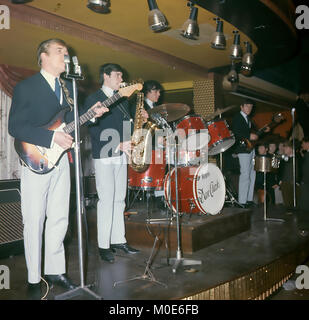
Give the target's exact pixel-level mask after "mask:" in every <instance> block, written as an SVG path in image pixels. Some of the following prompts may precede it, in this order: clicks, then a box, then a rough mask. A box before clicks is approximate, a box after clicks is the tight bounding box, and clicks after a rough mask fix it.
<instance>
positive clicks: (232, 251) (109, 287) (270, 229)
mask: <svg viewBox="0 0 309 320" xmlns="http://www.w3.org/2000/svg"><path fill="white" fill-rule="evenodd" d="M133 209H134V208H132V210H133ZM135 211H137V212H138V214H135V215H134V214H132V215H130V216H129V218H126V226H127V238H128V239H131V240H132V241H133V239H139V240H138V241H137V240H136V241H137V242H136V243H134V247H136V248H138V249H140V253H138V254H136V255H126V254H124V253H118V254H117V255H116V256H115V258H116V259H115V263H114V264H110V263H107V262H105V261H102V260H101V259H100V258H99V255H98V249H97V244H96V240H95V235H94V231H93V230H95V228H96V210H95V208H90V209H88V210H87V222H88V230H89V242H88V246H87V250H88V254H87V256H86V257H87V259H86V261H87V263H86V284H93V287H92V288H91V289H92V290H93V291H94V292H95V293H96V294H98V295H99V296H101V297H102V298H103V299H105V300H175V299H184V300H195V299H196V300H248V299H267V298H268V299H269V298H271V297H272V296H274V294H275V293H276V292H277V291H278V290H279V289H280V288H281V287H282V285H283V283H284V282H285V281H287V280H288V279H290V278H291V277H292V276H293V275H295V269H296V267H297V266H298V265H300V264H304V263H305V262H306V261H308V257H309V221H308V217H309V216H308V214H305V213H302V212H297V213H294V214H292V215H288V214H286V212H285V210H284V208H283V207H273V208H270V209H269V212H268V215H269V216H270V217H272V218H281V219H283V220H284V222H270V221H264V219H263V208H262V207H260V208H255V209H253V210H245V209H236V208H224V211H223V212H222V214H221V216H219V215H218V217H207V216H196V217H191V218H189V217H182V220H183V221H186V222H188V224H190V223H191V224H192V226H190V227H192V230H193V229H196V228H197V229H198V227H197V224H198V221H199V219H202V220H203V222H204V220H205V223H202V228H205V229H204V231H203V233H201V234H202V235H203V234H204V233H207V232H211V231H210V230H209V229H211V226H216V223H218V229H217V231H216V232H219V233H220V228H221V229H222V234H225V232H228V227H229V226H226V225H225V224H227V223H226V222H227V221H229V223H231V224H234V223H235V224H237V222H236V221H235V220H234V221H233V220H229V219H228V217H229V216H230V219H236V218H237V219H240V217H242V218H241V219H243V220H244V221H247V220H246V219H248V220H249V222H250V224H247V222H246V223H244V224H243V225H244V226H245V227H244V230H241V229H239V230H238V232H234V233H233V234H231V235H229V236H223V237H222V238H221V239H220V237H219V236H218V238H217V240H218V241H216V242H212V241H211V239H210V240H209V239H208V240H209V242H208V243H207V241H208V240H207V239H206V238H203V236H202V235H201V238H200V242H201V243H200V244H198V245H197V247H195V246H194V245H193V246H192V253H189V249H186V250H184V252H183V254H182V258H183V259H185V260H187V259H191V260H195V261H197V262H201V264H196V265H189V266H184V265H180V266H179V267H178V268H177V269H176V272H173V270H172V269H173V263H170V260H169V259H170V258H175V257H176V249H175V248H174V246H172V247H169V242H166V241H165V240H164V237H161V236H163V235H164V232H165V231H164V228H162V229H161V235H160V237H159V240H158V241H157V242H156V245H155V247H154V250H153V251H152V244H153V243H154V240H155V238H156V236H157V234H156V229H155V228H154V226H153V225H151V229H150V231H152V233H150V234H149V235H148V236H147V233H148V231H147V229H146V225H143V226H141V229H144V233H145V236H144V238H143V237H142V235H141V234H139V235H138V236H137V235H136V234H135V232H136V231H135V228H137V227H138V224H139V223H142V222H138V220H139V219H141V220H143V219H144V217H146V216H147V211H146V206H144V207H143V208H142V207H140V208H136V210H135ZM233 212H238V214H236V213H234V214H233ZM156 214H157V215H160V214H162V213H160V212H157V213H156ZM162 216H164V214H162ZM244 217H245V218H244ZM74 218H75V217H74ZM207 218H210V219H209V221H207ZM220 219H222V220H220ZM225 219H228V220H225ZM237 219H236V220H237ZM206 221H207V223H206ZM211 222H212V223H213V224H211ZM219 222H220V223H219ZM130 224H133V225H135V226H134V228H133V227H132V228H131V226H130ZM204 224H205V227H204ZM206 226H207V228H206ZM249 226H250V227H249ZM157 227H158V226H156V228H157ZM224 230H225V231H224ZM193 233H194V232H192V234H193ZM213 233H215V232H213ZM225 235H226V234H225ZM170 236H171V237H173V236H172V234H171V235H170ZM146 237H148V238H149V239H146ZM194 237H195V236H193V238H194ZM197 238H198V236H197ZM183 241H185V238H183ZM195 241H197V239H196V240H195ZM129 244H131V245H133V243H132V242H131V241H129ZM66 253H67V267H68V275H69V276H70V277H71V279H72V280H73V281H74V282H76V283H79V279H80V274H79V263H78V246H77V240H76V236H75V234H74V232H73V233H71V237H70V238H68V239H67V241H66ZM150 256H152V259H151V261H150V264H149V271H150V273H149V272H147V270H148V269H147V268H146V265H147V261H149V257H150ZM0 265H7V266H8V267H9V268H10V272H11V274H10V279H11V288H10V290H0V300H20V299H29V296H28V294H27V291H26V281H27V271H26V265H25V259H24V256H23V255H17V256H13V257H11V258H7V259H1V260H0ZM63 292H64V290H63V289H60V288H57V287H53V288H52V289H51V290H50V291H49V292H48V294H47V299H54V298H55V296H57V295H58V294H60V293H63ZM76 299H89V296H86V295H85V296H80V297H77V298H76Z"/></svg>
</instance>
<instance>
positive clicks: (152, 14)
mask: <svg viewBox="0 0 309 320" xmlns="http://www.w3.org/2000/svg"><path fill="white" fill-rule="evenodd" d="M147 1H148V6H149V10H150V11H149V13H148V25H149V28H150V29H151V30H152V31H154V32H161V31H164V30H167V29H168V22H167V20H166V18H165V16H164V14H163V13H162V12H161V11H160V10H159V9H158V6H157V3H156V1H155V0H147Z"/></svg>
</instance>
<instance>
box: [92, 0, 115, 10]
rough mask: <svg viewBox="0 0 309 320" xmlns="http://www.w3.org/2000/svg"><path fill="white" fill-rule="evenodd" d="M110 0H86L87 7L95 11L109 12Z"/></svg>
mask: <svg viewBox="0 0 309 320" xmlns="http://www.w3.org/2000/svg"><path fill="white" fill-rule="evenodd" d="M110 6H111V4H110V0H88V5H87V7H88V8H89V9H90V10H92V11H94V12H96V13H110V9H109V7H110Z"/></svg>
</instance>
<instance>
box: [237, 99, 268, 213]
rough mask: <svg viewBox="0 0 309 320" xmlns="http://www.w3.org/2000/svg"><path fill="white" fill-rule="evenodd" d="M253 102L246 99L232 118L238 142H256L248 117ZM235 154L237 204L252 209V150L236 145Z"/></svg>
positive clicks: (245, 145)
mask: <svg viewBox="0 0 309 320" xmlns="http://www.w3.org/2000/svg"><path fill="white" fill-rule="evenodd" d="M253 105H254V103H253V101H252V100H251V99H246V100H245V101H244V102H243V103H242V104H241V106H240V112H239V113H238V114H237V115H236V116H235V117H234V118H233V121H232V131H233V133H234V135H235V138H236V140H237V141H238V142H243V141H256V140H257V139H258V135H257V134H255V133H252V132H251V130H252V129H253V128H254V127H255V126H254V124H253V123H252V122H251V120H250V118H249V115H250V114H251V112H252V109H253ZM268 131H270V128H269V127H265V128H264V132H268ZM235 153H237V154H238V159H239V165H240V175H239V185H238V202H239V203H240V204H241V205H242V206H243V207H245V208H249V207H252V206H253V205H254V203H253V194H254V184H255V176H256V172H255V170H254V161H253V160H254V157H255V151H254V148H253V149H252V150H249V149H248V148H247V144H244V143H238V144H237V143H236V149H235Z"/></svg>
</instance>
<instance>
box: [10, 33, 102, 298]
mask: <svg viewBox="0 0 309 320" xmlns="http://www.w3.org/2000/svg"><path fill="white" fill-rule="evenodd" d="M67 54H68V50H67V46H66V44H65V42H64V41H62V40H60V39H49V40H46V41H43V42H42V43H41V44H40V45H39V47H38V50H37V58H38V64H39V66H40V67H41V70H40V72H39V73H37V74H35V75H33V76H32V77H30V78H28V79H26V80H24V81H21V82H20V83H18V84H17V85H16V87H15V88H14V93H13V99H12V106H11V110H10V115H9V133H10V135H12V136H13V137H15V138H16V139H18V140H20V141H24V142H27V143H30V144H34V145H38V146H42V147H46V148H53V146H54V145H55V144H57V145H59V146H60V147H61V148H63V149H65V150H66V149H69V148H71V146H72V142H73V138H72V136H71V135H69V134H67V133H65V132H63V131H53V130H52V129H49V128H43V126H45V125H46V124H48V123H49V121H50V120H51V119H52V118H54V117H55V116H56V115H57V113H59V111H61V110H63V109H64V108H68V107H70V111H68V112H67V114H66V117H65V120H66V121H71V120H73V118H74V114H73V112H72V109H73V107H72V105H71V103H72V100H70V97H69V96H67V95H71V96H72V86H70V84H69V83H65V82H64V81H63V80H61V79H60V75H61V73H62V72H64V71H65V63H64V55H67ZM66 86H68V88H67V89H68V91H67V90H66V89H65V87H66ZM100 105H101V103H100V102H99V103H97V104H95V105H94V106H93V108H94V110H95V113H97V114H96V116H99V115H101V114H103V113H104V112H106V111H108V109H107V108H102V109H101V110H99V109H97V107H98V106H100ZM20 186H21V209H22V215H23V223H24V246H25V257H26V263H27V269H28V289H29V291H30V293H31V292H36V293H39V294H40V290H41V285H40V284H41V279H42V278H41V250H42V234H43V228H44V222H45V218H46V222H45V250H44V251H45V263H44V273H45V276H46V279H47V280H48V282H50V283H52V284H58V285H60V286H62V287H64V288H66V289H73V288H74V287H75V285H74V284H73V283H72V282H71V281H70V280H69V278H68V277H67V276H66V275H65V272H66V270H65V269H66V266H65V253H64V245H63V240H64V237H65V234H66V231H67V225H68V215H69V198H70V168H69V161H68V157H67V155H66V154H65V155H63V156H62V157H61V158H60V161H59V163H58V165H57V167H56V168H54V169H53V170H51V171H49V172H48V173H45V174H39V173H37V172H34V171H31V170H30V169H29V168H28V167H27V166H26V165H25V164H22V166H21V181H20Z"/></svg>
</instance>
